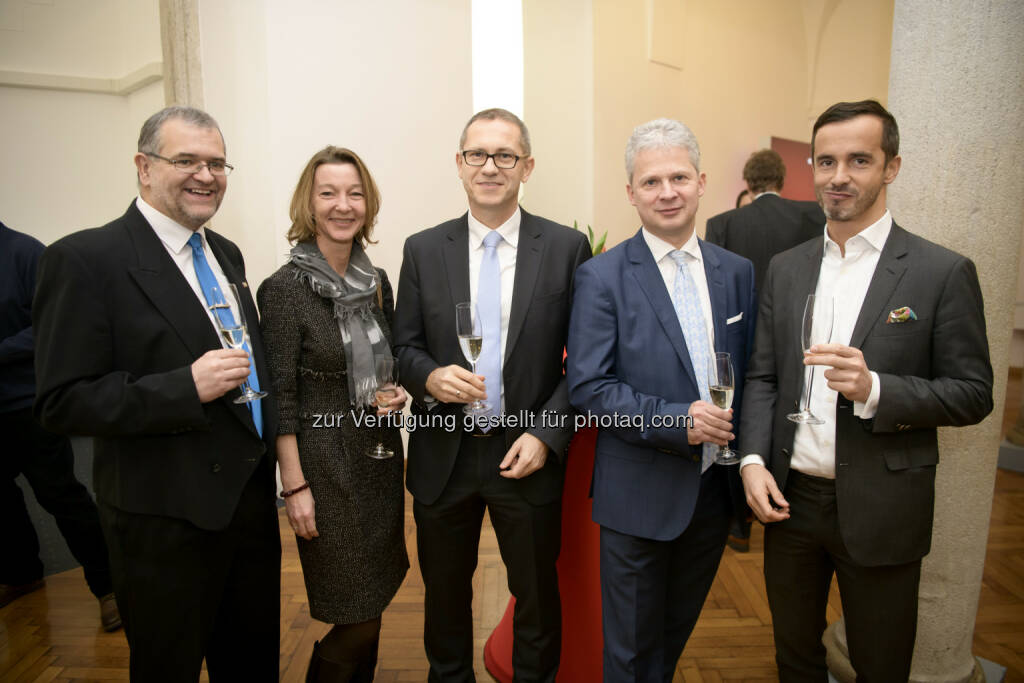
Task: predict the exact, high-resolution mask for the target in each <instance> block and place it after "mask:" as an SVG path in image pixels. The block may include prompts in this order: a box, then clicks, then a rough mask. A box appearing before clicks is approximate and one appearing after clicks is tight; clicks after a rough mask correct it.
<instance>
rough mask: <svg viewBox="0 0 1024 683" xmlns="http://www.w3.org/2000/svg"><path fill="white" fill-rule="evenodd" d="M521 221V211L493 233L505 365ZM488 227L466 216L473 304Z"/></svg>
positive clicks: (502, 388) (517, 208)
mask: <svg viewBox="0 0 1024 683" xmlns="http://www.w3.org/2000/svg"><path fill="white" fill-rule="evenodd" d="M522 220H523V214H522V211H520V209H519V207H516V212H515V213H514V214H512V216H511V217H510V218H509V219H508V220H507V221H505V222H504V223H502V224H501V225H499V226H498V227H497V228H494V230H496V231H497V233H498V234H499V235H501V238H502V239H501V242H499V243H498V247H497V250H498V266H499V268H500V269H501V363H502V367H504V365H505V349H506V347H507V343H508V323H509V319H510V318H511V315H512V289H513V287H514V286H515V280H516V252H517V250H518V248H519V225H520V223H521V222H522ZM489 232H491V228H488V227H487V226H486V225H484V224H483V223H481V222H480V221H478V220H477V219H476V218H474V217H473V213H472V212H470V213H469V298H470V301H472V302H473V303H474V304H475V303H476V300H477V288H478V286H479V283H480V264H481V263H482V262H483V259H484V237H486V236H487V234H488V233H489ZM501 407H502V411H504V409H505V383H504V382H502V383H501Z"/></svg>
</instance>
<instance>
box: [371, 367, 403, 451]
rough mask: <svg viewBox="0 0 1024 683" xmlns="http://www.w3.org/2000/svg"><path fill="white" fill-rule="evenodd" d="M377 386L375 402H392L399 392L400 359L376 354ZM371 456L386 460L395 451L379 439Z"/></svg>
mask: <svg viewBox="0 0 1024 683" xmlns="http://www.w3.org/2000/svg"><path fill="white" fill-rule="evenodd" d="M373 368H374V377H376V387H375V388H374V391H373V403H374V405H376V406H377V407H380V406H383V405H387V404H389V403H391V399H393V398H394V397H395V396H396V395H397V394H398V360H397V359H396V358H394V357H392V356H385V355H375V356H374V357H373ZM367 455H369V456H370V457H371V458H376V459H377V460H384V459H386V458H391V457H394V455H395V452H394V451H393V450H391V449H390V448H387V447H386V446H385V445H384V442H383V441H380V440H378V442H377V445H376V446H374V447H373V448H371V449H370V452H369V453H367Z"/></svg>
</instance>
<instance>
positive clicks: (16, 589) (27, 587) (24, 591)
mask: <svg viewBox="0 0 1024 683" xmlns="http://www.w3.org/2000/svg"><path fill="white" fill-rule="evenodd" d="M45 585H46V581H44V580H43V579H36V580H35V581H30V582H28V583H22V584H18V585H17V586H11V585H9V584H6V583H0V607H7V605H9V604H11V603H12V602H14V601H15V600H17V599H18V598H20V597H21V596H22V595H28V594H29V593H31V592H33V591H37V590H39V589H40V588H42V587H43V586H45Z"/></svg>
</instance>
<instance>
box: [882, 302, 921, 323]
mask: <svg viewBox="0 0 1024 683" xmlns="http://www.w3.org/2000/svg"><path fill="white" fill-rule="evenodd" d="M908 320H917V314H916V313H914V310H913V309H912V308H910V307H909V306H902V307H900V308H896V309H893V310H891V311H889V317H888V318H886V320H885V324H886V325H889V324H891V323H905V322H907V321H908Z"/></svg>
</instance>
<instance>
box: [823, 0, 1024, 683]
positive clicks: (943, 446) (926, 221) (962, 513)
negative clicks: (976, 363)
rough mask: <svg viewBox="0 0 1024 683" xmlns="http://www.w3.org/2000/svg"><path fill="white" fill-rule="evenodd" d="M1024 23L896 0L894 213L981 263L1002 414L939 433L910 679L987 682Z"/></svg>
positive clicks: (1017, 199) (996, 13)
mask: <svg viewBox="0 0 1024 683" xmlns="http://www.w3.org/2000/svg"><path fill="white" fill-rule="evenodd" d="M1022 28H1024V3H1022V2H1020V1H1019V0H970V1H967V2H949V1H948V0H947V1H940V2H936V1H935V0H895V13H894V16H893V30H892V33H893V35H892V62H891V72H890V76H889V101H888V105H889V109H890V111H892V112H893V114H894V115H895V117H896V120H897V121H898V122H899V126H900V135H901V149H900V153H901V156H902V157H903V167H902V169H901V171H900V175H899V177H898V178H897V179H896V181H895V182H894V183H893V185H892V186H891V187H890V190H889V206H890V208H891V209H892V214H893V218H894V219H895V220H896V221H897V222H899V223H900V224H901V225H902V226H904V227H906V228H908V229H909V230H911V231H913V232H916V233H917V234H919V235H922V236H924V237H926V238H928V239H930V240H932V241H934V242H938V243H940V244H943V245H946V246H948V247H950V248H952V249H955V250H956V251H959V252H960V253H962V254H965V255H967V256H969V257H970V258H971V259H973V260H974V263H975V264H976V265H977V267H978V273H979V276H980V278H981V286H982V291H983V293H984V297H985V317H986V320H987V322H988V338H989V347H990V350H991V354H992V366H993V370H994V372H995V387H994V399H995V410H994V411H993V414H992V415H991V416H990V417H988V418H987V419H986V420H984V421H983V422H982V423H981V424H980V425H977V426H975V427H969V428H964V429H943V430H940V433H939V448H940V462H939V467H938V478H937V482H936V492H935V530H934V533H933V538H932V550H931V553H930V554H929V555H928V556H927V557H926V558H925V560H924V566H923V568H922V576H921V589H920V611H919V613H918V626H917V647H916V650H915V652H914V665H913V670H912V673H911V680H912V681H929V682H933V681H942V682H945V681H950V682H952V681H956V682H960V681H969V680H984V677H983V674H981V673H980V670H977V669H978V667H977V665H976V661H975V659H974V657H973V655H972V654H971V645H972V638H973V633H974V620H975V615H976V613H977V608H978V594H979V592H980V589H981V576H982V569H983V567H984V563H985V546H986V542H987V540H988V526H989V515H990V512H991V508H992V488H993V483H994V479H995V472H996V458H997V455H998V450H999V432H1000V423H1001V420H1002V409H1003V402H1004V398H1005V395H1006V374H1007V366H1008V362H1009V342H1010V330H1012V329H1013V308H1014V299H1015V297H1016V292H1017V286H1016V283H1017V274H1018V263H1017V260H1018V253H1019V244H1020V239H1021V227H1022V225H1024V206H1022V203H1021V197H1022V196H1024V165H1022V164H1021V161H1020V160H1021V158H1022V156H1024V51H1022V50H1021V47H1020V39H1019V34H1020V31H1021V29H1022ZM851 59H852V60H853V61H854V62H855V61H856V60H855V55H851ZM894 523H897V524H898V523H899V520H894ZM842 635H843V634H842V628H841V625H839V626H838V627H833V628H830V630H829V632H828V633H827V634H826V638H825V640H826V645H827V647H828V648H829V651H830V652H829V655H830V668H831V669H833V670H834V675H836V676H837V678H839V679H840V680H852V679H850V678H846V677H842V676H843V672H842V668H843V666H844V665H845V666H848V665H849V662H848V659H846V656H845V653H844V650H845V644H844V643H843V644H841V641H842V640H843V638H842ZM840 644H841V645H840ZM844 660H846V661H844ZM833 664H834V665H833ZM848 675H849V672H847V673H846V676H848ZM979 676H980V677H979Z"/></svg>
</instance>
